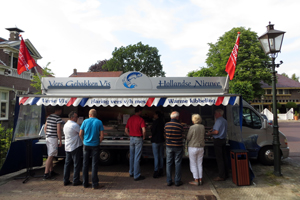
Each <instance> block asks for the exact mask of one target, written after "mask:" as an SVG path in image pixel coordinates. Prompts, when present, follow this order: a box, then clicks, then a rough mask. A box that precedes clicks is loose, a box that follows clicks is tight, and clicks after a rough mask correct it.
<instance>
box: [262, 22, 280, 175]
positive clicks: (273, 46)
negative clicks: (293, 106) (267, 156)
mask: <svg viewBox="0 0 300 200" xmlns="http://www.w3.org/2000/svg"><path fill="white" fill-rule="evenodd" d="M284 33H285V32H283V31H278V30H275V29H274V24H271V22H269V25H268V26H267V32H266V33H264V34H263V35H262V36H260V37H259V38H258V39H259V41H260V43H261V45H262V48H263V50H264V52H265V54H267V55H268V54H270V56H271V59H272V63H271V67H272V90H273V151H274V175H276V176H281V169H280V142H279V134H278V120H277V100H276V71H275V67H279V65H281V64H282V61H280V64H275V59H276V57H277V55H278V52H280V50H281V45H282V41H283V36H284Z"/></svg>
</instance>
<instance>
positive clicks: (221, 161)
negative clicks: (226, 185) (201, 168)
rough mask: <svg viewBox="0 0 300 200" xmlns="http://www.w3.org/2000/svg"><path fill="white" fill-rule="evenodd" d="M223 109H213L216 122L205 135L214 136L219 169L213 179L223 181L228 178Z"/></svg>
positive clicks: (225, 122)
mask: <svg viewBox="0 0 300 200" xmlns="http://www.w3.org/2000/svg"><path fill="white" fill-rule="evenodd" d="M223 114H224V111H223V110H222V109H217V110H216V111H215V118H216V122H215V125H214V127H213V129H212V130H211V131H209V132H208V133H207V135H212V136H213V138H214V149H215V155H216V160H217V165H218V169H219V176H218V177H217V178H215V179H214V181H225V180H226V178H228V167H227V162H226V137H227V121H226V119H224V118H223Z"/></svg>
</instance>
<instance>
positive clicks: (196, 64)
mask: <svg viewBox="0 0 300 200" xmlns="http://www.w3.org/2000/svg"><path fill="white" fill-rule="evenodd" d="M299 8H300V1H299V0H285V1H282V0H252V1H248V0H189V1H188V0H186V1H184V0H126V1H123V0H51V1H49V0H47V1H46V0H28V1H24V0H6V1H3V2H2V3H1V12H0V19H1V23H0V25H1V26H0V37H2V38H5V39H8V37H9V32H8V31H7V30H6V29H5V28H13V27H18V28H20V29H21V30H23V31H24V33H23V34H22V35H23V38H24V39H29V40H30V41H31V43H32V44H33V45H34V46H35V48H36V49H37V50H38V51H39V53H40V54H41V55H42V57H43V58H42V59H41V60H39V61H38V64H39V65H40V66H42V67H44V66H46V64H47V63H48V62H51V65H50V66H49V67H50V68H51V69H52V71H53V72H54V73H55V76H57V77H67V76H70V75H71V74H72V73H73V69H74V68H76V69H77V71H78V72H86V71H87V70H88V68H89V67H90V66H91V65H92V64H94V63H96V62H97V61H98V60H104V59H110V58H111V57H112V52H113V50H114V49H115V47H117V48H119V47H121V46H124V47H125V46H127V45H130V44H136V43H138V42H140V41H141V42H142V43H143V44H148V45H149V46H152V47H157V48H158V50H159V54H160V55H161V62H162V65H163V70H164V71H165V72H166V76H167V77H178V76H186V75H187V73H188V72H190V71H193V70H198V69H199V68H200V67H202V66H206V64H205V60H206V58H207V56H206V54H207V52H208V45H207V44H208V43H216V42H217V40H218V38H219V37H220V36H222V35H223V34H224V33H225V32H227V31H229V30H231V29H232V28H234V27H241V26H243V27H245V28H247V29H248V28H250V29H251V30H252V31H254V32H256V33H257V34H258V36H260V35H262V34H263V33H265V32H266V26H267V25H268V23H269V21H271V22H272V23H273V24H275V29H277V30H281V31H286V34H285V36H284V41H283V46H282V53H279V54H278V58H277V59H276V61H277V62H279V61H280V60H282V61H283V62H284V63H283V64H282V65H281V66H280V68H278V70H277V71H278V73H283V72H285V73H287V74H288V75H289V76H291V75H292V74H293V73H296V75H297V76H300V60H299V57H300V56H299V55H300V22H299V21H297V20H299V19H300V12H299ZM233 45H234V44H232V46H233ZM224 69H225V66H224Z"/></svg>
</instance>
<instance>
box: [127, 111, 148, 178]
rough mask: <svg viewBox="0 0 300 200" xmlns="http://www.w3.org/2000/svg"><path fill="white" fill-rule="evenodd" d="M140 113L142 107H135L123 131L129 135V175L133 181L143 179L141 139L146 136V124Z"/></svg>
mask: <svg viewBox="0 0 300 200" xmlns="http://www.w3.org/2000/svg"><path fill="white" fill-rule="evenodd" d="M141 114H142V108H140V107H136V108H135V114H134V115H133V116H131V117H130V118H129V119H128V121H127V124H126V127H125V133H126V134H127V135H129V136H130V162H129V176H130V177H134V180H135V181H139V180H143V179H145V177H144V176H142V175H141V170H140V160H141V156H142V148H143V139H145V136H146V125H145V121H144V119H143V118H141V117H140V115H141Z"/></svg>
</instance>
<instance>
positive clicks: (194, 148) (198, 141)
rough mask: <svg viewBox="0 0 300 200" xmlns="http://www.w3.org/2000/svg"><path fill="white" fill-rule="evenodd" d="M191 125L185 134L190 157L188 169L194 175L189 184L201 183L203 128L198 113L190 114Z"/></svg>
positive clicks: (203, 143)
mask: <svg viewBox="0 0 300 200" xmlns="http://www.w3.org/2000/svg"><path fill="white" fill-rule="evenodd" d="M192 122H193V124H194V125H192V126H191V127H190V129H189V132H188V134H187V138H186V140H187V145H188V152H189V158H190V169H191V172H192V174H193V177H194V181H191V182H189V184H191V185H202V184H203V181H202V174H203V168H202V161H203V154H204V146H205V140H204V135H205V128H204V126H203V125H202V124H200V123H201V122H202V118H201V116H200V115H199V114H193V115H192Z"/></svg>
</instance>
